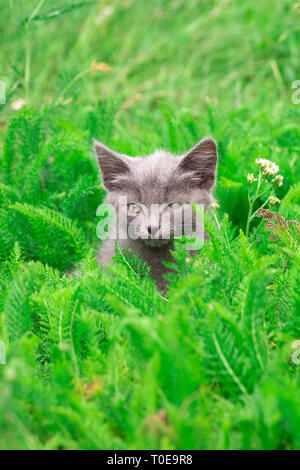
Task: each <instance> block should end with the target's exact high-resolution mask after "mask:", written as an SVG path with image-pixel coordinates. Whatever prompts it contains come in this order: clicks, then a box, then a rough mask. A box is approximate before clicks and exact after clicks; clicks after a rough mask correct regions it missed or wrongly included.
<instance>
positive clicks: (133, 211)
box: [127, 204, 141, 215]
mask: <svg viewBox="0 0 300 470" xmlns="http://www.w3.org/2000/svg"><path fill="white" fill-rule="evenodd" d="M127 207H128V214H129V215H138V214H139V213H140V212H141V208H140V207H139V206H138V205H137V204H128V206H127Z"/></svg>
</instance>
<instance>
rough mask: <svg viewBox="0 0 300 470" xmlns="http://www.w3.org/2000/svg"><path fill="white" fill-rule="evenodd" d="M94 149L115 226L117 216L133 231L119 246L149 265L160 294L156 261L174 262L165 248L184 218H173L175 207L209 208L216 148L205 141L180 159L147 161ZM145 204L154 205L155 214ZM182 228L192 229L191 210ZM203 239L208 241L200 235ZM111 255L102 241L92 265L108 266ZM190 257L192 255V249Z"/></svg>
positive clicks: (160, 269)
mask: <svg viewBox="0 0 300 470" xmlns="http://www.w3.org/2000/svg"><path fill="white" fill-rule="evenodd" d="M94 146H95V151H96V155H97V158H98V161H99V165H100V169H101V172H102V177H103V184H104V186H105V188H106V189H107V191H108V197H107V201H108V203H109V204H111V205H112V206H113V207H114V208H115V210H116V213H117V214H118V215H117V222H119V221H120V220H119V219H120V218H122V220H123V224H124V220H125V225H128V227H129V225H130V223H132V224H134V226H135V227H137V228H138V230H137V234H138V235H137V238H136V239H132V238H127V239H122V240H120V241H119V243H120V245H121V246H123V247H129V248H131V249H132V251H133V253H138V254H139V255H140V257H141V258H142V259H143V260H144V261H146V262H147V263H148V264H149V265H150V267H151V272H152V276H153V278H154V279H155V280H156V284H157V287H158V288H159V289H160V290H165V288H166V281H165V279H164V277H163V275H164V274H165V273H167V272H168V269H167V268H166V267H165V266H164V265H163V263H162V261H174V258H173V257H172V255H171V253H170V249H172V248H173V237H174V234H175V230H176V227H177V228H178V225H181V224H182V223H183V219H184V212H183V213H182V215H181V216H180V217H179V219H178V217H177V219H176V217H175V214H176V212H177V211H178V210H179V209H180V208H181V207H184V208H186V207H191V206H190V203H191V201H193V202H194V203H196V204H202V205H203V207H204V210H207V209H208V208H209V206H210V204H211V202H212V200H213V197H212V189H213V187H214V185H215V181H216V167H217V160H218V156H217V144H216V142H215V140H214V139H212V138H211V137H206V138H204V139H203V140H201V141H200V142H198V143H197V144H196V145H195V146H194V147H193V148H192V149H191V150H190V151H189V152H187V153H186V154H185V155H181V156H174V155H172V154H170V153H168V152H166V151H163V150H157V151H156V152H154V153H153V154H151V155H149V156H147V157H134V158H132V157H128V156H126V155H121V154H118V153H116V152H114V151H113V150H111V149H109V148H108V147H106V146H105V145H103V144H101V143H100V142H98V141H96V140H95V141H94ZM120 196H121V199H122V197H123V198H124V197H125V196H126V198H127V202H128V204H127V205H125V206H124V205H122V204H120ZM152 205H155V206H152ZM150 206H151V207H156V209H155V211H154V210H153V211H152V209H151V210H150ZM145 209H149V211H148V212H147V210H146V211H145ZM164 215H165V216H167V215H168V217H165V216H164ZM175 219H176V222H175ZM165 220H166V222H165ZM178 220H179V223H178ZM188 224H189V226H190V228H191V229H192V228H193V227H194V225H195V213H194V212H193V216H192V217H191V216H190V219H188ZM126 230H127V227H126ZM204 237H205V238H208V236H207V235H206V234H205V233H204ZM116 238H118V237H116ZM114 251H115V240H111V239H109V240H107V241H106V242H104V244H103V246H102V248H101V249H100V251H99V253H98V256H97V261H98V262H99V263H101V264H102V265H105V263H111V262H112V259H111V257H112V256H113V255H114ZM190 253H191V255H194V254H196V251H194V250H192V251H191V252H190Z"/></svg>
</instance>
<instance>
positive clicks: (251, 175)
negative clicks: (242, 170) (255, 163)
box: [247, 173, 257, 184]
mask: <svg viewBox="0 0 300 470" xmlns="http://www.w3.org/2000/svg"><path fill="white" fill-rule="evenodd" d="M255 181H257V178H255V177H254V174H253V173H248V175H247V182H248V183H249V184H252V183H254V182H255Z"/></svg>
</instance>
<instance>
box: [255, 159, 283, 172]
mask: <svg viewBox="0 0 300 470" xmlns="http://www.w3.org/2000/svg"><path fill="white" fill-rule="evenodd" d="M255 163H256V165H257V166H258V167H259V168H261V169H262V172H263V175H264V176H275V175H276V174H277V173H278V171H279V166H278V165H276V163H274V162H271V161H270V160H267V159H265V158H257V159H256V160H255Z"/></svg>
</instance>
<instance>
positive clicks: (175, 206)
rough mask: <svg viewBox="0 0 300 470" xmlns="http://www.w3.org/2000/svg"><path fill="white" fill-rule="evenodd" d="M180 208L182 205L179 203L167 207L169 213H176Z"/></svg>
mask: <svg viewBox="0 0 300 470" xmlns="http://www.w3.org/2000/svg"><path fill="white" fill-rule="evenodd" d="M179 207H180V204H179V203H178V202H174V203H173V204H169V205H168V206H167V211H171V212H172V211H176V210H177V209H179Z"/></svg>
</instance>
